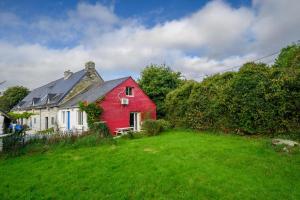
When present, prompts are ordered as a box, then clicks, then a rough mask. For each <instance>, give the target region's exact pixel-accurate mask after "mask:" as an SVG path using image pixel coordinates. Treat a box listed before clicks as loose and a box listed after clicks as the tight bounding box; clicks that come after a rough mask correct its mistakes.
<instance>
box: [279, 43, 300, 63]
mask: <svg viewBox="0 0 300 200" xmlns="http://www.w3.org/2000/svg"><path fill="white" fill-rule="evenodd" d="M274 66H275V67H281V68H288V67H295V68H300V45H299V44H294V45H290V46H287V47H285V48H283V49H282V50H281V52H280V54H279V56H278V58H276V60H275V64H274Z"/></svg>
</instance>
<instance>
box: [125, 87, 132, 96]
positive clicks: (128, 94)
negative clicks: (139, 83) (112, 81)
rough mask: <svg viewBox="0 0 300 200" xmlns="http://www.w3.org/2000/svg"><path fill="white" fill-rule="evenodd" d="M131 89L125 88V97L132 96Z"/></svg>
mask: <svg viewBox="0 0 300 200" xmlns="http://www.w3.org/2000/svg"><path fill="white" fill-rule="evenodd" d="M132 90H133V87H130V86H128V87H126V91H125V92H126V96H133V91H132Z"/></svg>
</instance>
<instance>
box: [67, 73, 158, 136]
mask: <svg viewBox="0 0 300 200" xmlns="http://www.w3.org/2000/svg"><path fill="white" fill-rule="evenodd" d="M80 101H86V102H88V103H91V102H98V103H99V104H100V106H101V107H102V108H103V113H102V115H101V120H102V121H105V122H106V124H107V126H108V128H109V130H110V132H111V133H112V134H113V135H115V134H116V131H117V130H118V129H122V128H124V129H125V128H129V127H131V128H132V129H133V130H135V131H140V130H141V124H142V122H143V121H144V120H145V119H156V105H155V103H154V102H153V101H152V100H151V99H150V98H149V97H148V96H147V95H146V94H145V93H144V92H143V90H142V89H141V88H140V87H139V85H138V84H137V83H136V82H135V81H134V80H133V79H132V78H131V77H125V78H120V79H116V80H111V81H105V82H103V83H100V84H99V83H98V84H95V85H93V86H92V87H91V88H89V89H88V90H87V91H85V92H84V93H82V94H79V95H77V96H76V97H75V98H74V99H72V100H71V101H69V102H68V103H67V104H66V105H65V106H64V107H65V108H66V107H67V108H76V107H78V102H80Z"/></svg>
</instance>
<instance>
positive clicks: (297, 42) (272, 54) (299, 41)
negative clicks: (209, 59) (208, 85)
mask: <svg viewBox="0 0 300 200" xmlns="http://www.w3.org/2000/svg"><path fill="white" fill-rule="evenodd" d="M292 43H296V44H298V45H299V44H300V40H297V41H294V42H292ZM280 52H281V50H278V51H276V52H273V53H270V54H268V55H265V56H263V57H260V58H257V59H255V60H252V61H247V62H257V61H260V60H262V59H265V58H269V57H271V56H274V55H277V54H279V53H280ZM247 62H246V63H247ZM268 63H271V62H268ZM241 66H242V65H238V66H234V67H231V68H228V69H225V70H222V71H219V72H215V73H212V74H210V75H207V74H206V75H202V76H198V78H203V77H206V76H211V75H214V74H218V73H222V72H226V71H231V70H234V69H236V68H239V67H241ZM227 67H230V66H227ZM227 67H225V68H227Z"/></svg>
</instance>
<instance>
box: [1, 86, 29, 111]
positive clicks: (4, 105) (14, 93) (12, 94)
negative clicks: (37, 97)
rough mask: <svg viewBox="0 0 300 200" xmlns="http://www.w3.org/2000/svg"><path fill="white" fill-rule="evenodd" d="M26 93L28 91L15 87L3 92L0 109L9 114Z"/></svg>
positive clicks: (21, 87)
mask: <svg viewBox="0 0 300 200" xmlns="http://www.w3.org/2000/svg"><path fill="white" fill-rule="evenodd" d="M28 93H29V90H28V89H27V88H25V87H23V86H15V87H10V88H8V89H7V90H5V91H4V92H3V95H2V96H1V97H0V109H1V110H3V111H6V112H9V111H10V110H11V109H12V108H13V107H14V106H15V105H17V104H18V103H19V101H21V100H22V99H23V98H24V97H25V96H26V95H27V94H28Z"/></svg>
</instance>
